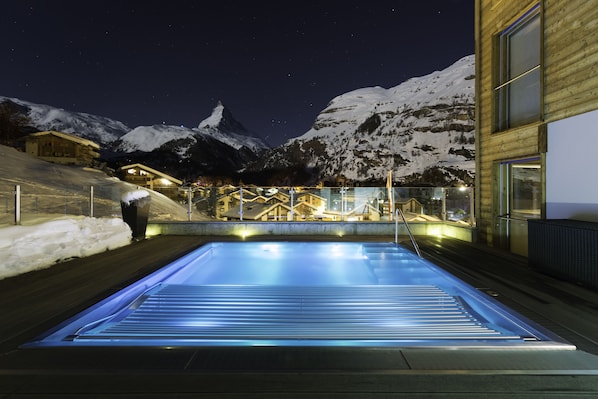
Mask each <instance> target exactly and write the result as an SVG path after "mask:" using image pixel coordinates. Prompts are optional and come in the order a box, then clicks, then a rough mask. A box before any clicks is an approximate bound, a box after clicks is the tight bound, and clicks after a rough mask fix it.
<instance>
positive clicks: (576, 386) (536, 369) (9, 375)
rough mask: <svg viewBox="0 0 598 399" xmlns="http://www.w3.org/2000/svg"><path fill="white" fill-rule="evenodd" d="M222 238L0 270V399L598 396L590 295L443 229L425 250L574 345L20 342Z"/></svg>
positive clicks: (146, 244) (150, 243) (425, 240)
mask: <svg viewBox="0 0 598 399" xmlns="http://www.w3.org/2000/svg"><path fill="white" fill-rule="evenodd" d="M393 239H394V237H380V236H377V237H364V236H359V237H354V238H352V237H343V238H342V239H337V240H343V241H386V242H390V241H393ZM226 240H234V239H233V238H231V237H203V236H161V237H155V238H152V239H150V240H145V241H142V242H138V243H134V244H131V245H129V246H127V247H124V248H120V249H117V250H113V251H110V252H105V253H103V254H99V255H94V256H91V257H88V258H85V259H75V260H71V261H69V262H65V263H61V264H58V265H55V266H53V267H52V268H49V269H46V270H41V271H37V272H33V273H27V274H24V275H21V276H17V277H14V278H9V279H4V280H0V315H2V322H1V323H0V398H37V397H61V398H64V397H73V398H74V397H76V398H85V397H88V398H91V397H93V398H97V397H119V398H121V397H144V398H154V397H155V398H165V397H197V396H199V395H204V396H206V397H223V398H224V397H226V398H233V397H244V398H247V397H273V398H279V397H297V398H300V397H310V398H316V397H318V398H319V397H322V398H330V397H342V398H347V397H349V398H351V397H360V398H361V397H443V398H445V397H446V398H461V397H480V396H483V397H489V398H503V397H504V398H506V397H508V398H519V397H525V398H528V397H543V398H544V397H551V398H555V397H564V398H570V397H575V398H580V397H588V398H589V397H598V327H597V326H598V292H595V291H592V290H589V289H586V288H584V287H580V286H578V285H575V284H572V283H568V282H563V281H560V280H557V279H554V278H552V277H550V276H546V275H544V274H540V273H537V272H535V271H534V270H531V269H530V268H529V267H528V266H527V260H526V259H525V258H522V257H518V256H514V255H511V254H508V253H504V252H502V251H498V250H494V249H492V248H488V247H486V246H483V245H477V244H471V243H466V242H462V241H458V240H454V239H447V238H443V239H440V238H429V237H418V243H419V246H420V248H421V249H422V253H423V254H424V257H425V258H426V259H428V260H430V261H432V262H433V263H435V264H437V265H438V266H441V267H442V268H444V269H446V270H447V271H449V272H451V273H453V274H454V275H455V276H457V277H459V278H461V279H462V280H464V281H466V282H467V283H469V284H471V285H473V286H474V287H476V288H478V289H480V290H482V291H484V292H486V293H488V294H490V295H492V296H494V297H495V298H496V299H497V300H499V301H501V302H502V303H504V304H505V305H507V306H509V307H510V308H512V309H514V310H515V311H517V312H519V313H520V314H522V315H523V316H525V317H527V318H528V319H530V320H532V321H534V322H536V323H538V324H539V325H540V326H542V327H545V328H547V329H549V330H550V331H552V332H554V333H556V334H558V335H560V336H561V337H563V338H565V339H566V340H568V341H569V342H570V343H572V344H574V345H576V346H577V348H578V350H572V351H567V350H528V349H526V350H507V349H478V350H475V349H451V350H447V349H434V348H425V349H424V348H349V347H344V348H343V347H335V348H317V347H309V348H298V347H289V348H279V347H246V348H239V347H236V348H227V347H219V348H214V347H212V348H183V347H180V348H40V349H20V348H19V345H20V344H22V343H24V342H27V341H28V340H30V339H32V338H33V337H35V336H37V335H39V334H41V333H43V332H45V331H47V330H48V329H50V328H51V327H54V326H55V325H57V324H58V323H60V322H61V321H64V320H65V319H67V318H69V317H71V316H73V315H75V314H76V313H78V312H80V311H82V310H83V309H85V308H87V307H89V306H90V305H93V304H94V303H96V302H97V301H98V300H100V299H102V298H105V297H107V296H109V295H110V294H112V293H114V292H116V291H118V290H119V289H121V288H123V287H124V286H126V285H128V284H130V283H132V282H134V281H136V280H137V279H139V278H140V277H143V276H145V275H147V274H149V273H151V272H152V271H154V270H156V269H158V268H160V267H162V266H164V265H166V264H168V263H170V262H171V261H173V260H175V259H177V258H178V257H180V256H181V255H183V254H185V253H188V252H190V251H192V250H193V249H195V248H197V247H199V246H201V245H202V244H203V243H205V242H208V241H226ZM246 240H248V239H246ZM251 240H256V241H257V240H278V241H297V240H303V241H308V239H306V238H305V237H302V238H300V239H298V238H297V237H280V236H279V237H253V238H251ZM309 240H313V241H329V240H331V237H311V238H310V239H309Z"/></svg>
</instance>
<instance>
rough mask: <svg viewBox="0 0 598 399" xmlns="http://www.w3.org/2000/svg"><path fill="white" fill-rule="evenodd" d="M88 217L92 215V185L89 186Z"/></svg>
mask: <svg viewBox="0 0 598 399" xmlns="http://www.w3.org/2000/svg"><path fill="white" fill-rule="evenodd" d="M89 217H90V218H92V217H93V186H89Z"/></svg>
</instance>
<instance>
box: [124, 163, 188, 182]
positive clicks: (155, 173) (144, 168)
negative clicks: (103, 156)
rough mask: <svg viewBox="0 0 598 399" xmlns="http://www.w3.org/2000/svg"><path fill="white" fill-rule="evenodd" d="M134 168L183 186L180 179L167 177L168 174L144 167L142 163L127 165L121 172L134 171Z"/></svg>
mask: <svg viewBox="0 0 598 399" xmlns="http://www.w3.org/2000/svg"><path fill="white" fill-rule="evenodd" d="M134 168H139V169H143V170H145V171H146V172H149V173H151V174H153V175H156V176H160V177H162V178H164V179H167V180H170V181H171V182H173V183H176V184H183V181H182V180H179V179H177V178H175V177H172V176H170V175H167V174H166V173H164V172H160V171H159V170H156V169H154V168H150V167H149V166H146V165H143V164H141V163H133V164H130V165H125V166H122V167H121V168H120V170H128V169H134Z"/></svg>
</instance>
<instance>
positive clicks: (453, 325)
mask: <svg viewBox="0 0 598 399" xmlns="http://www.w3.org/2000/svg"><path fill="white" fill-rule="evenodd" d="M211 345H227V346H235V345H278V346H323V345H326V346H341V345H342V346H409V347H413V346H425V347H455V346H466V347H493V348H496V347H509V348H513V347H521V348H529V347H544V346H546V347H551V348H556V347H559V348H567V349H571V348H573V349H574V347H573V346H571V345H568V344H566V343H564V342H562V340H560V339H559V338H558V337H556V336H554V335H553V334H552V333H550V332H548V331H545V330H544V329H542V328H540V327H538V326H535V325H534V324H533V323H532V322H530V321H528V320H525V319H524V318H522V317H521V316H519V315H517V314H516V313H514V312H513V311H511V310H509V309H507V308H505V307H504V306H502V305H500V304H499V303H498V302H496V301H495V300H494V299H493V298H491V297H489V296H487V295H485V294H484V293H481V292H479V291H478V290H476V289H475V288H473V287H471V286H469V285H467V284H465V283H464V282H462V281H460V280H458V279H456V278H455V277H453V276H452V275H450V274H448V273H446V272H445V271H443V270H442V269H440V268H438V267H437V266H435V265H433V264H431V263H430V262H428V261H426V260H424V259H422V258H419V257H418V256H416V255H415V254H413V253H412V252H411V251H409V250H407V249H406V248H404V247H402V246H400V245H397V244H394V243H334V242H323V243H317V242H309V243H308V242H282V243H280V242H258V243H255V242H252V243H249V242H231V243H228V242H227V243H212V244H208V245H205V246H203V247H201V248H199V249H198V250H196V251H194V252H192V253H190V254H188V255H186V256H184V257H182V258H180V259H178V260H177V261H175V262H173V263H171V264H170V265H167V266H165V267H164V268H162V269H160V270H158V271H157V272H155V273H153V274H152V275H150V276H147V277H146V278H144V279H142V280H139V281H138V282H136V283H135V284H132V285H131V286H129V287H127V288H125V289H123V290H122V291H120V292H118V293H116V294H114V295H112V296H111V297H109V298H107V299H105V300H104V301H102V302H100V303H98V304H97V305H95V306H93V307H92V308H90V309H88V310H86V311H84V312H82V313H81V314H79V315H77V316H76V317H74V318H73V319H71V320H68V321H66V322H65V323H63V324H61V325H59V326H57V327H56V328H55V329H53V330H52V331H50V332H48V333H47V334H44V335H43V336H42V337H39V338H38V339H36V340H34V341H33V342H30V343H28V344H26V345H25V346H28V347H38V346H169V347H172V346H211Z"/></svg>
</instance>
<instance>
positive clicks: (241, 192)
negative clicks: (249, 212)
mask: <svg viewBox="0 0 598 399" xmlns="http://www.w3.org/2000/svg"><path fill="white" fill-rule="evenodd" d="M239 220H241V221H243V187H241V188H240V189H239Z"/></svg>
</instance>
